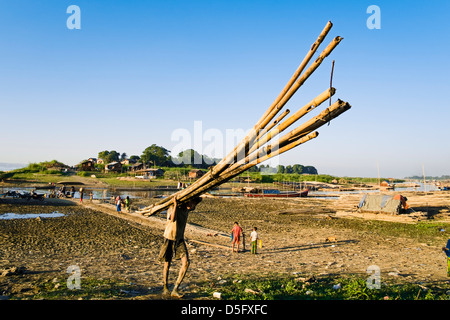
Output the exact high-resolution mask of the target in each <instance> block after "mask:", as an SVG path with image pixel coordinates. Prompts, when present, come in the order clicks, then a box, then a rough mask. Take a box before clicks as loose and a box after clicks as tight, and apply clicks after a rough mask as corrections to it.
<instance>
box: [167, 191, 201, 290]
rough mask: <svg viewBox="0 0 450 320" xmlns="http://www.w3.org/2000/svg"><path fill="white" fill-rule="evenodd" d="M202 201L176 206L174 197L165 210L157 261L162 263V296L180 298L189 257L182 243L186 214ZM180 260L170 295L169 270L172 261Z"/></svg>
mask: <svg viewBox="0 0 450 320" xmlns="http://www.w3.org/2000/svg"><path fill="white" fill-rule="evenodd" d="M201 201H202V199H201V198H200V197H197V198H195V199H192V200H190V201H188V202H187V203H183V204H178V203H177V199H176V197H174V198H173V204H172V205H171V206H170V207H169V209H168V210H167V225H166V229H165V230H164V243H163V245H162V247H161V251H160V253H159V261H162V262H164V270H163V295H168V294H170V295H171V296H173V297H176V298H181V297H183V295H182V294H180V293H179V292H178V287H179V286H180V284H181V282H182V281H183V279H184V276H185V275H186V272H187V270H188V267H189V256H188V251H187V247H186V243H185V241H184V230H185V229H186V224H187V219H188V214H189V212H190V211H192V210H194V209H195V207H196V206H197V204H199V203H200V202H201ZM173 258H175V259H181V268H180V272H179V274H178V278H177V280H176V282H175V286H174V288H173V290H172V293H170V291H169V287H168V280H169V269H170V264H171V263H172V259H173Z"/></svg>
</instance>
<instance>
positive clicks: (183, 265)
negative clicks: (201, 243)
mask: <svg viewBox="0 0 450 320" xmlns="http://www.w3.org/2000/svg"><path fill="white" fill-rule="evenodd" d="M188 268H189V259H188V257H187V256H186V255H184V256H183V257H181V268H180V273H179V274H178V279H177V281H176V282H175V287H174V288H173V291H172V296H174V297H177V298H181V297H183V295H182V294H180V293H179V292H178V287H179V286H180V284H181V282H182V281H183V279H184V276H185V275H186V272H187V270H188Z"/></svg>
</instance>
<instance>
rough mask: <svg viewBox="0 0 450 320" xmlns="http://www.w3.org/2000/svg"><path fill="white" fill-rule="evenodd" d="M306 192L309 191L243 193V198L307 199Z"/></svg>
mask: <svg viewBox="0 0 450 320" xmlns="http://www.w3.org/2000/svg"><path fill="white" fill-rule="evenodd" d="M264 191H265V190H264ZM308 191H309V190H308V189H306V190H302V191H284V192H282V191H279V192H263V193H244V196H246V197H250V198H298V197H307V196H308Z"/></svg>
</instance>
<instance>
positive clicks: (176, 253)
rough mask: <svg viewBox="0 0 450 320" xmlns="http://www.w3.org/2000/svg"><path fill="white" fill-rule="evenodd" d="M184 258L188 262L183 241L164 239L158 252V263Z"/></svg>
mask: <svg viewBox="0 0 450 320" xmlns="http://www.w3.org/2000/svg"><path fill="white" fill-rule="evenodd" d="M184 256H186V258H187V259H188V260H189V255H188V250H187V247H186V242H184V239H181V240H178V241H175V240H169V239H167V238H164V243H163V245H162V247H161V251H160V252H159V258H158V259H159V261H163V262H170V261H172V259H175V260H177V259H181V258H182V257H184Z"/></svg>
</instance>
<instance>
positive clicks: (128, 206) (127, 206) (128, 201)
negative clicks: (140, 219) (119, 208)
mask: <svg viewBox="0 0 450 320" xmlns="http://www.w3.org/2000/svg"><path fill="white" fill-rule="evenodd" d="M125 208H126V210H127V213H130V197H129V196H127V197H126V198H125Z"/></svg>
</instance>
